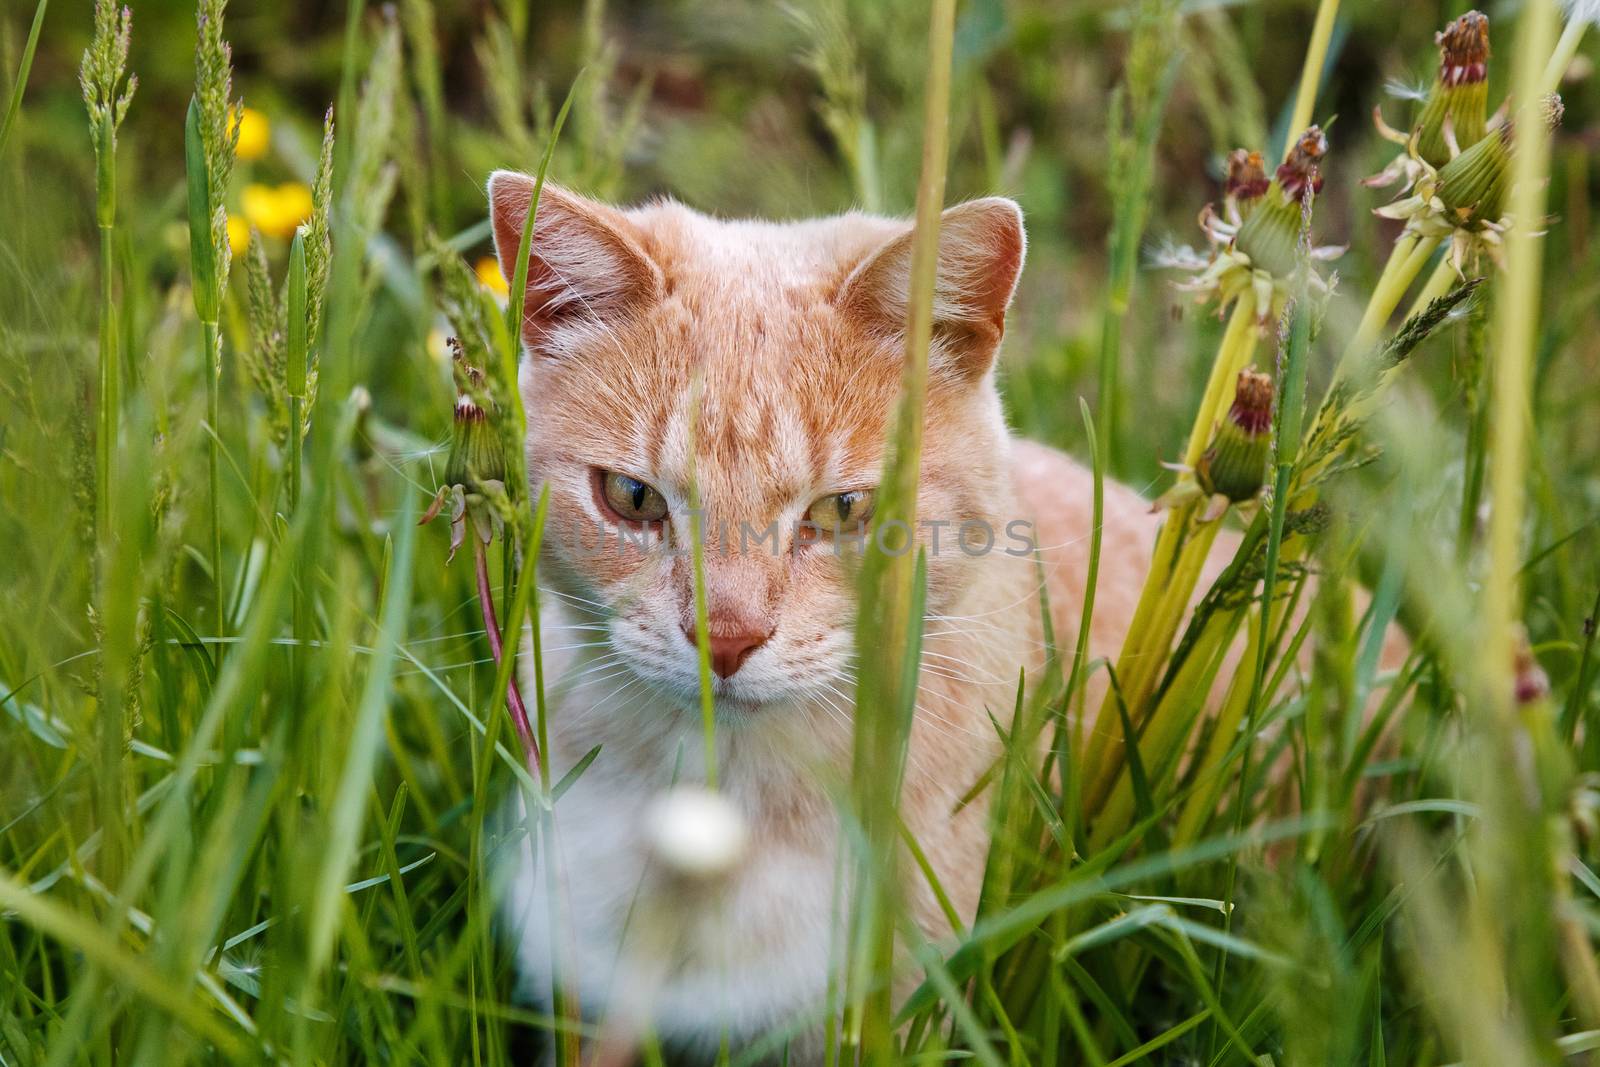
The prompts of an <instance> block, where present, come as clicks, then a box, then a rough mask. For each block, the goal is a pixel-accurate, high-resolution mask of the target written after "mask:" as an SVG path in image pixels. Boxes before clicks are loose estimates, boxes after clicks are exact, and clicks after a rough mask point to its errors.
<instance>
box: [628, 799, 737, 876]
mask: <svg viewBox="0 0 1600 1067" xmlns="http://www.w3.org/2000/svg"><path fill="white" fill-rule="evenodd" d="M645 832H646V834H647V836H648V839H649V842H650V849H651V851H652V853H654V855H655V857H656V859H658V860H660V861H661V862H662V863H663V864H665V865H666V866H667V867H668V868H669V869H671V870H672V871H674V872H676V873H677V874H680V875H684V876H686V877H689V878H694V879H707V878H715V877H717V876H719V875H723V874H726V873H728V872H729V871H730V870H732V869H733V867H734V866H735V865H736V864H737V863H738V862H739V860H740V858H741V857H742V856H743V855H744V850H745V841H746V837H747V832H746V829H745V822H744V816H743V815H741V814H740V813H739V810H738V809H737V808H735V807H734V806H733V804H732V803H731V802H729V801H728V799H727V798H726V797H723V796H722V795H720V794H718V793H713V792H711V791H710V790H708V789H702V788H699V787H697V786H679V787H678V788H676V789H674V790H672V791H671V792H669V793H667V794H665V795H664V796H663V797H662V798H661V799H660V800H659V801H657V802H656V804H655V807H654V808H653V809H652V810H651V811H650V813H649V815H648V816H647V823H646V827H645Z"/></svg>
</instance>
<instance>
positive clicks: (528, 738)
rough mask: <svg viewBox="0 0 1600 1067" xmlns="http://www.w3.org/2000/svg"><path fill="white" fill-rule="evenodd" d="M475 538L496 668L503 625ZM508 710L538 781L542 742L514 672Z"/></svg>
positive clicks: (486, 626)
mask: <svg viewBox="0 0 1600 1067" xmlns="http://www.w3.org/2000/svg"><path fill="white" fill-rule="evenodd" d="M468 536H469V537H471V538H472V564H473V568H474V570H476V571H477V574H478V606H479V607H480V608H482V609H483V628H484V629H485V630H487V631H489V649H490V651H491V652H493V653H494V665H495V666H496V667H497V668H498V667H499V666H500V656H501V642H500V623H499V621H498V620H497V619H496V618H495V613H494V592H493V590H491V589H490V588H489V558H488V553H486V552H485V551H484V550H483V542H482V541H480V540H478V537H477V531H470V532H469V533H468ZM506 707H507V708H509V709H510V710H511V724H512V726H514V727H516V731H517V740H519V741H521V742H522V751H523V754H524V755H526V756H527V759H528V773H529V774H531V775H533V776H534V777H535V778H537V777H539V742H537V741H535V740H534V738H533V727H532V726H531V725H529V723H528V707H527V705H526V704H524V703H523V702H522V691H521V690H520V689H518V688H517V676H516V673H515V672H513V673H512V674H511V675H510V676H508V677H507V679H506Z"/></svg>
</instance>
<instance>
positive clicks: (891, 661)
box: [844, 0, 955, 1064]
mask: <svg viewBox="0 0 1600 1067" xmlns="http://www.w3.org/2000/svg"><path fill="white" fill-rule="evenodd" d="M929 14H930V17H929V28H928V63H927V70H928V77H927V82H926V85H925V90H924V91H925V94H926V95H925V98H924V109H925V110H924V113H923V138H922V170H921V177H920V179H919V181H918V184H917V209H916V225H915V230H914V234H913V237H912V246H911V280H910V292H909V293H908V304H909V309H908V315H907V326H906V334H905V346H906V347H905V369H904V374H903V378H902V381H901V394H900V403H899V409H898V411H897V413H896V418H895V423H894V426H893V430H892V435H891V438H890V441H889V458H888V460H887V461H886V462H885V464H884V471H883V478H882V483H881V488H880V491H879V493H880V495H879V512H878V517H877V520H876V523H875V527H876V530H877V531H878V533H877V535H875V536H872V537H869V538H868V544H867V547H866V553H865V559H864V561H863V566H862V572H861V578H860V581H861V587H860V588H861V599H860V604H861V607H860V613H859V619H858V621H857V634H856V640H857V647H858V648H859V650H860V651H861V670H860V675H859V679H858V682H857V689H856V716H855V739H854V756H853V762H854V771H855V774H854V781H855V803H856V807H857V816H858V818H859V819H860V822H861V828H862V832H863V833H864V835H865V853H864V854H863V855H862V856H861V857H860V862H859V864H858V867H859V871H858V876H857V878H858V888H857V892H856V897H855V900H854V907H855V914H854V915H853V916H852V929H853V931H854V933H855V935H856V939H855V941H854V951H853V952H852V953H851V958H850V960H849V967H848V971H847V973H846V997H845V1000H846V1008H845V1026H844V1034H845V1041H846V1042H847V1043H856V1044H858V1045H859V1048H860V1059H861V1061H862V1062H864V1063H869V1064H883V1063H889V1062H890V1061H891V1060H892V1058H893V1055H894V1024H893V1017H894V1010H893V1002H892V999H891V998H892V992H891V988H890V983H889V981H888V977H889V975H891V974H892V972H893V970H894V955H895V952H894V928H895V922H894V914H895V909H896V908H897V907H898V904H899V901H898V899H897V894H896V887H897V884H898V883H897V881H896V878H895V867H896V865H897V864H896V859H897V856H898V852H899V846H898V836H899V835H898V831H897V828H896V827H897V822H898V816H897V814H896V807H897V805H898V801H899V775H898V774H895V773H892V769H893V768H895V767H898V766H899V765H900V761H901V758H902V753H903V750H904V746H905V736H904V735H905V726H906V725H907V722H905V721H903V720H904V719H905V712H906V711H908V710H909V708H910V706H911V703H912V701H913V700H914V697H915V690H916V684H917V683H916V674H915V667H916V666H917V664H916V663H914V662H912V658H911V651H912V649H913V645H914V642H915V640H916V633H915V631H914V630H913V626H914V625H915V624H916V623H917V622H920V620H921V615H920V611H919V612H918V614H917V617H916V619H915V620H914V619H913V618H912V617H911V616H912V612H913V609H914V607H915V606H916V605H917V603H918V601H919V600H920V595H919V592H918V590H917V589H916V583H917V579H918V575H919V572H920V571H921V566H920V565H919V559H920V555H919V556H917V557H914V556H913V555H912V553H911V552H910V551H907V549H909V547H910V545H909V543H908V544H906V545H903V546H900V551H898V552H892V551H886V550H885V546H884V543H883V536H882V532H883V531H884V530H885V529H888V528H889V527H890V525H891V524H893V523H896V522H898V523H900V524H902V526H903V528H904V529H905V530H906V531H907V541H908V542H909V540H910V534H909V531H910V529H911V527H910V522H911V521H912V520H913V519H914V518H915V516H916V504H917V484H918V478H919V472H920V467H921V457H922V430H923V409H924V405H925V402H926V396H927V389H928V348H929V343H930V341H931V339H932V336H933V289H934V280H935V276H936V274H937V271H938V257H939V216H940V213H941V209H942V207H943V204H944V187H945V169H946V165H947V157H948V154H949V121H950V78H951V63H952V55H953V50H954V36H955V0H934V3H933V5H932V7H931V10H930V13H929Z"/></svg>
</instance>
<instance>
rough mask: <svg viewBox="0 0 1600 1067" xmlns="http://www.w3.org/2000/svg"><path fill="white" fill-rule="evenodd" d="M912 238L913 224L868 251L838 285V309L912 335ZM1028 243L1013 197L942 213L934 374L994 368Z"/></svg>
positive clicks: (884, 329)
mask: <svg viewBox="0 0 1600 1067" xmlns="http://www.w3.org/2000/svg"><path fill="white" fill-rule="evenodd" d="M911 243H912V231H911V230H910V229H909V228H908V229H907V230H906V232H905V233H903V234H900V235H899V236H897V237H894V238H892V239H891V240H890V241H889V242H888V243H887V244H885V245H884V246H883V247H881V248H879V249H878V250H877V251H876V252H873V253H872V254H871V255H869V256H867V258H866V259H865V260H863V261H862V262H861V263H860V264H859V265H857V266H856V268H855V269H854V270H852V271H851V272H850V275H849V277H847V278H846V279H845V282H844V285H843V286H842V287H841V288H840V290H839V295H838V298H837V299H838V301H839V306H840V307H841V308H842V309H843V310H844V311H845V312H846V314H848V315H850V316H852V317H853V318H855V319H857V320H858V321H864V322H866V323H868V324H870V325H871V327H872V328H873V329H875V330H876V331H878V332H879V333H881V334H882V335H884V336H886V337H887V336H891V335H892V336H896V337H898V336H900V335H903V334H904V333H905V329H906V317H907V312H908V306H909V305H908V299H907V298H908V294H909V293H910V291H911ZM1026 248H1027V238H1026V236H1025V235H1024V232H1023V228H1022V209H1021V208H1020V207H1018V206H1017V204H1016V201H1014V200H1008V199H1006V198H1005V197H1000V196H991V197H986V198H985V199H982V200H972V201H969V202H967V203H965V204H957V205H956V206H955V207H952V208H948V209H946V210H945V212H944V214H942V215H941V216H940V217H939V268H938V272H937V275H936V280H935V282H934V288H933V348H932V350H931V351H930V352H929V353H928V369H929V371H930V372H932V373H933V374H936V375H945V376H952V377H956V378H959V379H963V380H973V379H977V378H980V377H982V376H983V375H984V374H985V373H987V372H988V370H989V368H990V366H992V365H993V363H994V357H995V353H996V352H997V351H998V350H999V347H1000V338H1001V336H1002V335H1003V334H1004V333H1005V324H1006V307H1007V306H1008V305H1009V304H1010V303H1011V296H1012V294H1013V293H1014V292H1015V291H1016V288H1017V279H1018V278H1019V277H1020V276H1021V274H1022V259H1023V255H1024V253H1025V251H1026Z"/></svg>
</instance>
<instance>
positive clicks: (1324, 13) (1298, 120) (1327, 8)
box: [1283, 0, 1339, 156]
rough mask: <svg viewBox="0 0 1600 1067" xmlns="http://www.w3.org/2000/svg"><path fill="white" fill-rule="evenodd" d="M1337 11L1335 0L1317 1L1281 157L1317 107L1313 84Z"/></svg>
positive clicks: (1323, 60) (1319, 79) (1324, 57)
mask: <svg viewBox="0 0 1600 1067" xmlns="http://www.w3.org/2000/svg"><path fill="white" fill-rule="evenodd" d="M1338 14H1339V0H1321V2H1320V3H1319V4H1317V21H1316V22H1315V23H1313V24H1312V27H1311V40H1310V42H1309V43H1308V44H1307V45H1306V59H1305V65H1304V66H1302V67H1301V68H1300V89H1299V92H1298V93H1297V94H1296V95H1295V100H1294V113H1293V115H1292V117H1291V118H1290V119H1289V126H1288V129H1287V130H1286V131H1285V133H1284V141H1285V143H1284V146H1283V154H1284V155H1285V156H1288V154H1289V150H1290V149H1291V148H1292V147H1294V139H1295V137H1296V136H1298V134H1299V132H1300V131H1301V130H1303V129H1305V128H1306V127H1307V126H1309V125H1311V113H1312V112H1313V111H1315V110H1316V106H1317V87H1318V86H1319V85H1320V84H1321V83H1322V68H1323V66H1324V65H1325V64H1326V62H1327V59H1328V44H1329V42H1331V41H1332V40H1333V23H1334V20H1335V18H1336V17H1337V16H1338Z"/></svg>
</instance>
